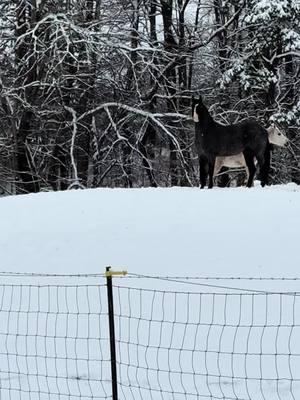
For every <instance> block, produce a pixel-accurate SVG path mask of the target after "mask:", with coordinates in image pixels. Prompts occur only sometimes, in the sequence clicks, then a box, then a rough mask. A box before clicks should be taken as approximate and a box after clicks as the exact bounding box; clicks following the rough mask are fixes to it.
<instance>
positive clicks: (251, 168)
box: [243, 150, 256, 188]
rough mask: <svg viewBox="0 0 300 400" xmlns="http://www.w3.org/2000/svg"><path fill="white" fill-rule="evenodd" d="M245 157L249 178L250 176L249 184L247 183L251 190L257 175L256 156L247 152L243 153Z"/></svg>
mask: <svg viewBox="0 0 300 400" xmlns="http://www.w3.org/2000/svg"><path fill="white" fill-rule="evenodd" d="M243 154H244V157H245V161H246V165H247V176H248V182H247V187H248V188H251V187H252V185H253V179H254V175H255V171H256V168H255V164H254V156H253V153H252V152H250V151H247V150H245V151H244V152H243Z"/></svg>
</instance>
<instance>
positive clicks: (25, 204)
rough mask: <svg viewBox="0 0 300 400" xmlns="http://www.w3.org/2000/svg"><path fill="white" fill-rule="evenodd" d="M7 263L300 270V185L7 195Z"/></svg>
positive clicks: (61, 269) (53, 267)
mask: <svg viewBox="0 0 300 400" xmlns="http://www.w3.org/2000/svg"><path fill="white" fill-rule="evenodd" d="M0 221H1V231H0V254H1V268H0V270H2V271H18V272H29V271H30V272H39V273H53V272H55V273H96V272H97V273H101V272H103V270H104V268H105V266H107V265H112V266H114V267H126V268H127V269H128V271H130V272H132V273H143V274H147V275H166V274H169V275H170V274H171V275H176V274H177V275H178V274H180V275H192V276H195V275H213V276H224V275H225V276H228V275H233V276H251V275H259V276H276V275H280V276H282V275H285V276H294V275H300V272H299V265H300V252H299V237H300V188H299V187H298V186H296V185H294V184H289V185H284V186H273V187H268V188H265V189H262V188H260V187H259V186H257V187H255V188H252V189H250V190H248V189H245V188H237V189H218V188H215V189H213V190H202V191H201V190H199V189H198V188H170V189H132V190H128V189H127V190H125V189H94V190H84V191H75V190H74V191H69V192H61V193H40V194H33V195H25V196H18V197H7V198H2V199H1V200H0Z"/></svg>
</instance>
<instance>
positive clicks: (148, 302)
mask: <svg viewBox="0 0 300 400" xmlns="http://www.w3.org/2000/svg"><path fill="white" fill-rule="evenodd" d="M0 220H1V228H2V229H1V232H0V254H1V268H0V270H2V271H7V272H15V273H29V272H30V273H31V272H32V273H35V274H61V275H63V274H66V275H67V274H74V275H76V274H101V273H103V272H104V270H105V267H106V266H108V265H110V266H112V267H113V268H114V269H116V270H118V269H127V270H128V272H129V273H130V274H137V275H151V276H161V277H162V276H163V277H164V276H169V277H176V278H174V280H173V281H172V280H170V279H169V280H164V279H163V280H161V279H160V280H159V279H150V278H141V277H137V276H136V275H131V276H129V277H124V278H113V280H114V287H115V289H114V294H115V315H116V337H117V360H118V377H119V396H120V399H122V400H123V399H126V400H128V399H134V400H135V399H142V398H143V399H147V400H148V399H149V400H150V399H151V400H156V399H160V400H162V399H170V400H171V399H172V400H177V399H178V400H181V399H189V400H190V399H195V398H196V397H197V396H198V397H197V398H203V399H204V400H206V399H224V400H229V399H230V400H231V399H239V400H261V399H262V400H269V399H270V400H274V399H279V400H290V399H296V398H299V396H300V344H299V340H298V338H299V334H300V297H299V296H298V295H297V294H296V295H295V294H293V293H287V294H278V293H274V292H290V291H298V292H300V281H299V280H289V279H284V280H271V281H269V280H264V279H261V280H247V279H237V280H229V279H226V278H229V277H236V278H246V277H260V278H267V277H282V278H296V277H299V276H300V273H299V265H300V262H299V261H300V251H299V237H300V235H299V233H300V188H299V187H298V186H296V185H294V184H289V185H283V186H273V187H268V188H264V189H262V188H260V187H259V186H256V187H255V188H252V189H245V188H237V189H218V188H215V189H213V190H202V191H201V190H199V189H197V188H171V189H132V190H123V189H94V190H84V191H75V190H74V191H69V192H61V193H40V194H35V195H27V196H18V197H7V198H2V199H1V200H0ZM183 277H198V278H199V277H202V278H208V277H210V278H211V279H193V280H187V281H186V280H184V279H183ZM213 277H216V278H220V277H221V278H224V279H212V278H213ZM141 288H142V289H143V290H141ZM245 290H246V291H245ZM266 292H269V293H268V294H267V293H266ZM0 321H1V323H0V398H1V400H11V399H13V400H15V399H20V400H27V399H28V400H29V399H30V400H32V399H43V400H44V399H45V400H46V399H51V400H52V399H54V400H56V399H57V400H58V399H69V400H70V399H71V400H75V399H78V398H82V399H91V398H93V399H100V398H109V397H111V388H110V364H109V358H110V355H109V340H108V337H109V336H108V324H107V300H106V287H105V280H104V279H103V277H101V276H95V277H92V276H91V277H72V278H70V277H66V276H61V277H54V276H51V277H40V276H36V277H33V276H19V275H17V276H7V274H2V276H1V285H0ZM293 396H294V397H293Z"/></svg>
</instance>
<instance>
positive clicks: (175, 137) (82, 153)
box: [0, 0, 300, 194]
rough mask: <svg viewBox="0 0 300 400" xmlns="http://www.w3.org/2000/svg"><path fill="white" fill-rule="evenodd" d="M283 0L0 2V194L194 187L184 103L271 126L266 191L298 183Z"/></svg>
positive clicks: (294, 60) (297, 110)
mask: <svg viewBox="0 0 300 400" xmlns="http://www.w3.org/2000/svg"><path fill="white" fill-rule="evenodd" d="M299 88H300V4H299V2H298V1H296V0H294V1H292V0H268V1H265V0H229V1H226V0H207V1H203V0H112V1H106V0H14V1H12V0H1V1H0V100H1V101H0V138H1V141H0V154H1V157H0V174H1V176H0V185H1V186H0V187H1V190H2V192H3V194H14V193H28V192H37V191H42V190H65V189H68V188H77V187H141V186H153V187H156V186H177V185H179V186H186V185H188V186H190V185H198V183H199V176H198V166H197V165H198V162H197V159H196V154H195V149H194V126H193V122H192V119H191V96H192V95H193V94H194V95H198V94H199V93H201V94H202V95H203V96H204V98H205V100H206V104H208V105H209V110H210V113H211V114H212V115H214V118H215V119H216V120H217V121H218V122H220V123H225V124H228V123H236V122H238V121H241V120H243V119H245V118H248V117H251V116H252V117H255V118H257V119H258V120H259V121H261V122H262V123H263V125H264V126H265V127H268V126H269V125H270V123H271V122H272V121H274V122H276V123H277V124H278V125H279V126H280V128H281V129H282V130H284V132H285V134H286V135H287V136H288V138H289V139H290V145H289V147H288V149H286V150H280V151H278V150H276V149H275V150H274V152H273V155H272V171H271V182H272V183H280V182H291V181H293V182H296V183H298V184H299V183H300V162H299V160H300V97H299Z"/></svg>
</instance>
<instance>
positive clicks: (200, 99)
mask: <svg viewBox="0 0 300 400" xmlns="http://www.w3.org/2000/svg"><path fill="white" fill-rule="evenodd" d="M198 103H199V104H202V103H203V101H202V96H201V95H200V96H199V100H198Z"/></svg>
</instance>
